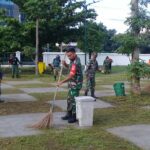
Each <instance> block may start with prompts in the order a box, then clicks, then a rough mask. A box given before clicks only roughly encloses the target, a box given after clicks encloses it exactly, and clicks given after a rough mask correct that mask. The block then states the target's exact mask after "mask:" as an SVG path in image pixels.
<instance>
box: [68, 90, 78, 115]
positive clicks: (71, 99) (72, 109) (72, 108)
mask: <svg viewBox="0 0 150 150" xmlns="http://www.w3.org/2000/svg"><path fill="white" fill-rule="evenodd" d="M79 91H80V90H78V89H74V88H70V89H69V92H68V97H67V112H68V113H72V114H75V113H76V102H75V97H77V96H79Z"/></svg>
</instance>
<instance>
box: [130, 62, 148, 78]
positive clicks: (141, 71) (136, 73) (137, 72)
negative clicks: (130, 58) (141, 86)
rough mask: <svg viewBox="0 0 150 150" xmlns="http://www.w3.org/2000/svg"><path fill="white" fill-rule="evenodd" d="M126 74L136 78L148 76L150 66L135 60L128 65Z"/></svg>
mask: <svg viewBox="0 0 150 150" xmlns="http://www.w3.org/2000/svg"><path fill="white" fill-rule="evenodd" d="M128 76H129V78H130V79H131V78H132V77H136V78H145V77H147V78H150V66H149V65H148V64H146V63H145V62H143V61H140V62H139V61H135V62H134V63H132V64H130V65H128Z"/></svg>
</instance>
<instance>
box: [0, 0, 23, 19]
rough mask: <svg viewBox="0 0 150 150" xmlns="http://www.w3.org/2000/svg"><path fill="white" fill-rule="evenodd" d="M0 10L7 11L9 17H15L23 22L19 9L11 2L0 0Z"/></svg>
mask: <svg viewBox="0 0 150 150" xmlns="http://www.w3.org/2000/svg"><path fill="white" fill-rule="evenodd" d="M0 8H4V9H6V10H7V12H6V15H7V16H10V17H14V18H16V19H18V20H19V21H21V15H20V12H19V7H18V6H17V5H16V4H14V3H13V2H11V1H10V0H0Z"/></svg>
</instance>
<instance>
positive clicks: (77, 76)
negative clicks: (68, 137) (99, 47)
mask: <svg viewBox="0 0 150 150" xmlns="http://www.w3.org/2000/svg"><path fill="white" fill-rule="evenodd" d="M66 55H67V57H68V58H69V60H70V64H67V63H66V61H65V60H63V61H62V65H63V66H65V67H67V68H68V69H69V75H68V76H67V77H66V78H65V79H64V80H62V81H59V82H58V83H57V86H58V87H60V86H61V85H62V84H63V83H65V82H68V88H69V91H68V96H67V113H66V115H65V116H63V117H62V119H63V120H68V123H74V122H76V103H75V97H77V96H79V92H80V90H81V88H82V84H83V73H82V66H81V62H80V58H79V57H78V56H77V54H76V52H75V49H74V48H72V47H69V48H68V49H67V50H66ZM96 58H97V53H92V56H91V59H90V60H89V62H88V64H87V67H86V71H85V74H86V88H85V93H84V94H85V96H87V95H88V92H89V91H90V92H91V96H92V97H94V98H96V96H95V73H96V71H97V70H98V69H99V68H98V62H97V60H96Z"/></svg>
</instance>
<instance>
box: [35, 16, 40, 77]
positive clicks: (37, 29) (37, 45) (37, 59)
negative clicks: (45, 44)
mask: <svg viewBox="0 0 150 150" xmlns="http://www.w3.org/2000/svg"><path fill="white" fill-rule="evenodd" d="M38 61H39V19H38V18H37V19H36V51H35V74H36V75H38V72H39V71H38Z"/></svg>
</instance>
